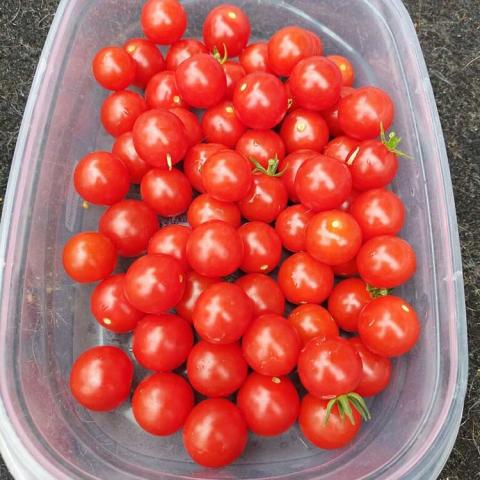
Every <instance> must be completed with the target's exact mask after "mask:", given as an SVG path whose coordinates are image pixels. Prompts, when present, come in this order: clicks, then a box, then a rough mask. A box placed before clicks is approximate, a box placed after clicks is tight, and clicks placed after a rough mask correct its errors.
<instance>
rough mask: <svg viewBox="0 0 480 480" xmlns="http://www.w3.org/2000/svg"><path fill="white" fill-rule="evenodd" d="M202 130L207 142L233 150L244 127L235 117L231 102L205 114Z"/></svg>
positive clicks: (226, 102)
mask: <svg viewBox="0 0 480 480" xmlns="http://www.w3.org/2000/svg"><path fill="white" fill-rule="evenodd" d="M202 129H203V133H204V135H205V138H206V140H207V141H208V142H212V143H220V144H222V145H225V146H227V147H230V148H234V147H235V145H236V144H237V142H238V139H239V138H240V137H241V136H242V135H243V132H245V130H246V127H245V125H243V123H242V122H240V120H239V119H238V118H237V116H236V115H235V111H234V108H233V104H232V102H229V101H224V102H220V103H218V104H217V105H214V106H213V107H210V108H209V109H208V110H207V111H206V112H205V114H204V115H203V118H202Z"/></svg>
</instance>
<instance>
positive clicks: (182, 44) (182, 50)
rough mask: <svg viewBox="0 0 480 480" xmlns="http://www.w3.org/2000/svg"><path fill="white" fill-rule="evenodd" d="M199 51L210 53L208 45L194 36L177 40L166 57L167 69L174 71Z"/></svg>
mask: <svg viewBox="0 0 480 480" xmlns="http://www.w3.org/2000/svg"><path fill="white" fill-rule="evenodd" d="M197 53H208V49H207V47H206V46H205V45H204V44H203V43H202V42H200V41H198V40H195V39H194V38H183V39H182V40H178V42H175V43H174V44H173V45H172V46H171V47H170V48H169V50H168V52H167V56H166V58H165V63H166V70H171V71H172V72H174V71H175V70H176V69H177V67H178V66H179V65H180V64H181V63H182V62H184V61H185V60H187V59H188V58H190V57H193V56H194V55H196V54H197Z"/></svg>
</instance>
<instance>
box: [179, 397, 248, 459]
mask: <svg viewBox="0 0 480 480" xmlns="http://www.w3.org/2000/svg"><path fill="white" fill-rule="evenodd" d="M205 425H208V428H205ZM247 440H248V432H247V425H246V423H245V419H244V418H243V414H242V412H241V411H240V409H239V408H238V407H236V406H235V405H234V404H233V403H231V402H229V401H228V400H225V399H223V398H212V399H208V400H204V401H203V402H200V403H199V404H198V405H196V406H195V407H194V408H193V410H192V412H191V413H190V415H189V416H188V418H187V421H186V422H185V426H184V428H183V444H184V446H185V450H186V451H187V453H188V454H189V455H190V456H191V457H192V458H193V460H194V461H195V462H196V463H198V464H200V465H202V466H204V467H217V468H218V467H223V466H225V465H228V464H229V463H232V462H233V461H235V460H236V459H237V458H238V457H239V456H240V455H241V454H242V452H243V450H244V449H245V446H246V445H247Z"/></svg>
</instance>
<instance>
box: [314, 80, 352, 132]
mask: <svg viewBox="0 0 480 480" xmlns="http://www.w3.org/2000/svg"><path fill="white" fill-rule="evenodd" d="M354 90H355V89H354V88H351V87H342V88H341V89H340V99H339V101H338V102H337V103H336V104H335V105H333V106H332V107H330V108H327V109H325V110H322V117H323V118H324V120H325V122H327V125H328V130H329V131H330V136H331V137H338V136H339V135H343V130H342V127H340V121H339V120H338V107H339V105H340V100H341V99H342V98H343V97H346V96H347V95H350V93H352V92H353V91H354Z"/></svg>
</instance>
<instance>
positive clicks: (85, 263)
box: [63, 232, 117, 283]
mask: <svg viewBox="0 0 480 480" xmlns="http://www.w3.org/2000/svg"><path fill="white" fill-rule="evenodd" d="M116 263H117V252H116V250H115V246H114V245H113V242H112V241H111V240H110V239H109V238H108V237H106V236H105V235H102V234H101V233H97V232H82V233H77V235H74V236H73V237H71V238H69V239H68V241H67V243H66V244H65V247H64V248H63V268H64V269H65V271H66V272H67V274H68V275H69V276H70V277H71V278H73V279H74V280H75V281H76V282H79V283H88V282H97V281H98V280H102V279H104V278H106V277H108V276H109V275H110V274H111V273H112V272H113V269H114V268H115V264H116Z"/></svg>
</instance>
